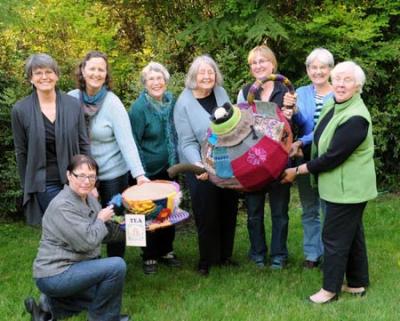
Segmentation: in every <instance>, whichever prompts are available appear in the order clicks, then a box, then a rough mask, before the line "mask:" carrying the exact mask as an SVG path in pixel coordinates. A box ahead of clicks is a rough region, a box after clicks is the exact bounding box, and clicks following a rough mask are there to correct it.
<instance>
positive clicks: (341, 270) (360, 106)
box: [282, 61, 377, 304]
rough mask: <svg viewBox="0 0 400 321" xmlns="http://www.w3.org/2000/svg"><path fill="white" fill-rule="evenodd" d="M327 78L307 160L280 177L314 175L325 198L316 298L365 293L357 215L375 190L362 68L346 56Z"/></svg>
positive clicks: (319, 300)
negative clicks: (327, 95) (329, 92)
mask: <svg viewBox="0 0 400 321" xmlns="http://www.w3.org/2000/svg"><path fill="white" fill-rule="evenodd" d="M331 78H332V87H333V99H329V100H328V102H327V103H326V104H325V105H324V108H323V110H322V112H321V115H320V117H319V120H318V122H317V125H316V127H315V131H314V139H313V146H312V151H311V160H310V161H308V162H307V163H305V164H302V165H300V166H298V167H296V168H288V169H286V171H285V173H284V175H283V179H282V182H283V183H287V182H293V181H294V180H295V179H296V177H297V176H299V175H305V174H308V173H311V174H313V175H314V176H317V178H318V179H317V182H318V191H319V195H320V197H321V199H323V200H324V201H325V203H326V211H325V220H324V227H323V231H322V241H323V244H324V266H323V272H324V277H323V285H322V288H321V289H320V290H319V291H318V292H316V293H315V294H313V295H311V296H310V297H309V299H310V301H311V302H313V303H317V304H323V303H328V302H331V301H333V300H336V299H337V298H338V295H339V293H340V292H341V291H343V292H348V293H351V294H353V295H359V296H363V295H365V293H366V287H367V286H368V284H369V273H368V258H367V249H366V244H365V237H364V227H363V222H362V217H363V213H364V210H365V207H366V205H367V202H368V201H369V200H370V199H373V198H375V197H376V195H377V190H376V176H375V166H374V159H373V156H374V139H373V135H372V123H371V115H370V114H369V112H368V109H367V107H366V106H365V104H364V102H363V100H362V98H361V96H360V94H361V92H362V87H363V85H364V83H365V74H364V71H363V70H362V69H361V67H360V66H359V65H357V64H356V63H354V62H352V61H345V62H342V63H339V64H337V65H336V66H335V67H334V68H333V69H332V71H331ZM344 277H346V279H347V284H343V281H344Z"/></svg>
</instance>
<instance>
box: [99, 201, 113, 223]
mask: <svg viewBox="0 0 400 321" xmlns="http://www.w3.org/2000/svg"><path fill="white" fill-rule="evenodd" d="M114 215H115V213H114V205H109V206H107V207H105V208H103V209H102V210H101V211H100V212H99V213H98V214H97V218H98V219H99V220H102V221H103V222H107V221H109V220H111V218H112V217H113V216H114Z"/></svg>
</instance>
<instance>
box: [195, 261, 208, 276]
mask: <svg viewBox="0 0 400 321" xmlns="http://www.w3.org/2000/svg"><path fill="white" fill-rule="evenodd" d="M197 272H198V273H199V274H200V275H201V276H208V274H209V273H210V271H209V267H208V264H206V263H199V265H198V267H197Z"/></svg>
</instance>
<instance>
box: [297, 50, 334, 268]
mask: <svg viewBox="0 0 400 321" xmlns="http://www.w3.org/2000/svg"><path fill="white" fill-rule="evenodd" d="M305 65H306V69H307V75H308V78H309V79H310V80H311V84H309V85H307V86H302V87H300V88H298V89H297V90H296V93H297V110H298V112H297V113H296V114H295V115H294V116H293V123H294V124H296V125H297V127H298V129H299V136H298V139H297V141H295V142H294V143H293V144H292V149H291V154H290V156H292V157H295V158H296V164H297V165H301V164H303V163H305V162H307V161H309V160H310V154H311V142H312V139H313V135H314V127H315V124H316V123H317V121H318V118H319V115H320V113H321V110H322V107H323V105H324V103H326V102H327V101H328V100H329V99H330V98H331V97H332V94H333V93H332V86H331V84H330V82H329V73H330V71H331V69H332V68H333V66H334V59H333V55H332V54H331V52H330V51H329V50H327V49H325V48H316V49H314V50H313V51H312V52H311V53H310V54H309V55H308V56H307V58H306V63H305ZM297 186H298V188H299V195H300V201H301V205H302V209H303V212H302V216H301V221H302V224H303V231H304V237H303V252H304V262H303V267H304V268H306V269H313V268H316V267H317V266H318V265H319V264H320V260H321V258H322V254H323V246H322V240H321V220H320V212H321V207H322V206H323V203H322V202H321V201H320V199H319V195H318V191H317V190H316V189H314V188H312V187H311V183H310V177H309V175H303V176H300V177H299V178H298V180H297Z"/></svg>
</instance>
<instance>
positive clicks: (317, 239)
mask: <svg viewBox="0 0 400 321" xmlns="http://www.w3.org/2000/svg"><path fill="white" fill-rule="evenodd" d="M297 186H298V187H299V195H300V202H301V206H302V209H303V213H302V216H301V222H302V224H303V231H304V236H303V250H304V257H305V259H306V260H308V261H313V262H316V261H318V259H319V258H320V257H321V256H322V254H323V245H322V239H321V220H320V209H321V208H323V204H324V202H323V201H322V200H320V198H319V194H318V190H316V189H314V188H313V187H312V186H311V182H310V175H299V176H298V177H297Z"/></svg>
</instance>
